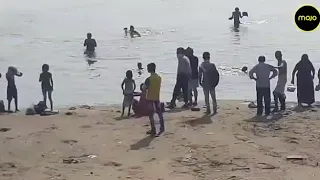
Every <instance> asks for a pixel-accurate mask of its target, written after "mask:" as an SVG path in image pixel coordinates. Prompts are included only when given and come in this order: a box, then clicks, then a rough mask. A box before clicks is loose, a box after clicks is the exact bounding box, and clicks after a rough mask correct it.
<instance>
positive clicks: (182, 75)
mask: <svg viewBox="0 0 320 180" xmlns="http://www.w3.org/2000/svg"><path fill="white" fill-rule="evenodd" d="M177 58H178V69H177V80H176V85H175V86H174V90H173V95H172V99H171V102H170V105H169V106H168V107H167V108H169V109H173V108H175V107H176V100H177V98H178V96H179V95H180V93H181V91H180V90H181V89H182V93H183V101H184V105H183V106H182V107H183V108H188V107H189V106H188V101H189V89H188V85H189V80H190V77H191V66H190V60H189V58H188V57H187V56H185V50H184V49H183V48H182V47H179V48H178V49H177Z"/></svg>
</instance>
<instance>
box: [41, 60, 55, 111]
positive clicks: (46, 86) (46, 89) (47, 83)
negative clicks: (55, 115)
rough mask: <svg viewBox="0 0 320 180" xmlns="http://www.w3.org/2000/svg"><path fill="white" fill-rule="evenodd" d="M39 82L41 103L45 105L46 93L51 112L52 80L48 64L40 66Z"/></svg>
mask: <svg viewBox="0 0 320 180" xmlns="http://www.w3.org/2000/svg"><path fill="white" fill-rule="evenodd" d="M39 82H41V89H42V95H43V101H44V103H45V104H46V105H47V93H48V98H49V101H50V108H51V111H52V110H53V101H52V91H53V80H52V74H51V73H50V72H49V65H48V64H43V65H42V73H41V74H40V77H39Z"/></svg>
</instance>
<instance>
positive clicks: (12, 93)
mask: <svg viewBox="0 0 320 180" xmlns="http://www.w3.org/2000/svg"><path fill="white" fill-rule="evenodd" d="M14 76H19V77H21V76H22V73H21V72H18V70H17V68H15V67H12V66H10V67H9V68H8V72H7V73H6V78H7V81H8V86H7V100H8V112H11V108H10V107H11V101H12V99H13V98H14V103H15V107H16V110H15V112H18V111H19V109H18V91H17V87H16V83H15V79H14Z"/></svg>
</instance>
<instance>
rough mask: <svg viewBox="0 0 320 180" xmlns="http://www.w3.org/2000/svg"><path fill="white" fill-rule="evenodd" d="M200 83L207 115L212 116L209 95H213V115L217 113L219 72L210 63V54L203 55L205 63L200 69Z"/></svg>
mask: <svg viewBox="0 0 320 180" xmlns="http://www.w3.org/2000/svg"><path fill="white" fill-rule="evenodd" d="M199 82H200V85H201V86H202V88H203V93H204V99H205V103H206V108H207V111H206V114H211V110H210V103H209V95H211V99H212V105H213V113H214V114H216V113H217V100H216V91H215V88H216V86H217V85H218V83H219V72H218V70H217V68H216V66H215V65H214V64H213V63H211V62H210V53H209V52H204V53H203V62H202V63H201V65H200V67H199Z"/></svg>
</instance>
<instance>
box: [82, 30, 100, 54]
mask: <svg viewBox="0 0 320 180" xmlns="http://www.w3.org/2000/svg"><path fill="white" fill-rule="evenodd" d="M83 46H85V47H86V50H85V52H84V54H86V55H87V56H88V57H94V56H95V48H96V47H97V42H96V40H95V39H92V34H91V33H87V39H86V40H84V43H83Z"/></svg>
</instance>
